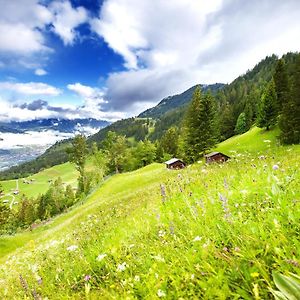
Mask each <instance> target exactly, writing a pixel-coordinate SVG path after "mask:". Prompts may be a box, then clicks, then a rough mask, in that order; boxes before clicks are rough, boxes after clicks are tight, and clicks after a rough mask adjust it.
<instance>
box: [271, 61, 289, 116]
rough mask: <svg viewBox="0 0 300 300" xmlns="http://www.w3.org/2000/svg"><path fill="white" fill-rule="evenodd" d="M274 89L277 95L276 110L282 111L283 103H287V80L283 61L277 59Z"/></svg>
mask: <svg viewBox="0 0 300 300" xmlns="http://www.w3.org/2000/svg"><path fill="white" fill-rule="evenodd" d="M274 82H275V90H276V95H277V108H278V112H279V113H280V112H281V111H282V108H283V105H285V103H288V99H289V96H290V87H289V80H288V75H287V70H286V66H285V62H284V60H283V59H279V60H278V63H277V65H276V69H275V73H274Z"/></svg>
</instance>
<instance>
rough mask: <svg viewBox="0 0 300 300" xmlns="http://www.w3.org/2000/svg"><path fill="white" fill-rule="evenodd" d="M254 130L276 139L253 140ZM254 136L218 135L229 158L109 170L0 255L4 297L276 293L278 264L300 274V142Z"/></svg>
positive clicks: (246, 295) (0, 283)
mask: <svg viewBox="0 0 300 300" xmlns="http://www.w3.org/2000/svg"><path fill="white" fill-rule="evenodd" d="M259 134H263V135H264V137H263V140H265V139H268V140H270V141H271V143H270V142H263V140H262V144H260V143H259V144H254V143H253V140H256V139H255V136H256V135H259ZM248 135H249V136H247V134H246V135H243V136H240V137H239V138H236V140H231V142H230V140H229V141H227V142H225V143H223V144H221V145H220V146H219V148H218V149H219V150H222V151H224V152H225V150H226V149H228V151H229V150H230V149H232V148H233V147H235V150H236V151H238V152H239V151H240V153H237V154H238V155H235V159H232V160H230V161H229V162H228V163H226V164H224V165H209V166H206V165H204V164H203V163H200V164H195V165H193V166H191V167H188V168H186V169H185V170H182V171H168V170H166V169H165V167H164V166H163V165H159V164H153V165H150V166H148V167H146V168H143V169H140V170H138V171H135V172H131V173H127V174H120V175H117V176H113V177H111V178H110V179H109V180H108V181H106V182H105V183H104V184H103V185H102V186H101V187H99V188H98V189H96V190H95V191H94V192H93V193H92V194H91V195H90V197H89V198H88V199H87V201H86V202H85V203H84V204H83V205H81V206H78V207H75V208H74V209H73V210H72V211H70V212H68V213H66V214H64V215H61V216H59V217H57V218H55V219H54V220H53V221H52V222H51V223H49V224H47V225H46V226H42V227H40V228H37V229H36V230H34V231H33V232H31V233H30V232H28V233H24V234H20V235H16V236H15V237H13V238H12V241H13V240H14V241H15V242H16V243H17V242H18V241H19V240H20V239H22V238H24V236H30V235H31V241H29V242H27V243H26V244H25V245H24V246H23V247H20V248H19V249H17V250H16V251H14V252H12V253H11V255H9V256H7V255H2V259H1V262H2V263H3V267H2V268H1V270H0V278H1V279H0V295H1V297H2V298H4V299H5V298H7V299H13V298H17V299H18V298H24V297H25V296H26V295H27V296H28V297H29V296H30V293H31V292H32V291H33V290H35V291H36V293H37V294H39V295H41V296H42V297H48V298H49V299H82V298H84V297H86V298H90V299H99V298H102V299H110V298H119V299H126V298H128V299H134V298H149V299H155V298H167V299H174V298H175V299H176V298H180V297H182V298H184V299H186V298H194V297H196V298H201V297H202V298H205V299H225V298H228V299H240V298H243V299H254V298H256V299H259V297H261V298H263V299H269V298H271V297H272V296H271V294H270V292H269V288H270V287H274V283H273V281H272V278H271V272H272V270H278V271H280V272H283V273H284V272H287V271H291V272H293V273H298V274H299V273H300V271H299V263H300V256H299V252H298V251H297V249H299V248H300V241H299V230H298V224H299V220H300V201H299V199H300V191H299V181H300V174H299V169H300V168H299V167H300V163H299V159H298V157H299V154H300V147H299V146H293V147H275V148H274V147H273V146H272V141H273V137H274V136H275V135H276V133H274V132H268V133H267V134H266V135H265V134H264V133H261V131H259V130H257V129H253V130H252V131H250V132H249V133H248ZM251 135H253V136H251ZM240 139H244V141H243V143H240V145H238V143H239V140H240ZM246 141H248V146H247V147H246V148H243V145H244V144H245V143H246ZM229 143H231V145H230V147H229ZM269 144H271V146H268V145H269ZM257 145H261V146H257ZM222 146H223V148H222ZM226 147H228V148H226ZM255 147H261V148H260V149H261V150H260V151H258V152H257V153H255V154H254V153H253V152H254V151H255ZM247 152H249V153H247ZM251 152H252V153H251ZM261 155H264V157H263V158H262V157H261ZM8 244H9V243H8ZM21 244H22V243H21ZM0 245H1V244H0ZM0 249H1V248H0ZM8 252H9V251H6V253H8ZM19 274H21V275H22V278H23V279H24V280H25V281H26V285H27V286H28V287H26V286H25V287H24V284H23V287H22V286H21V282H20V279H19ZM23 283H24V282H23Z"/></svg>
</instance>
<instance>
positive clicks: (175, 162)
mask: <svg viewBox="0 0 300 300" xmlns="http://www.w3.org/2000/svg"><path fill="white" fill-rule="evenodd" d="M165 164H166V166H167V168H168V169H172V170H178V169H183V168H185V163H184V162H183V161H182V160H180V159H178V158H172V159H170V160H168V161H166V162H165Z"/></svg>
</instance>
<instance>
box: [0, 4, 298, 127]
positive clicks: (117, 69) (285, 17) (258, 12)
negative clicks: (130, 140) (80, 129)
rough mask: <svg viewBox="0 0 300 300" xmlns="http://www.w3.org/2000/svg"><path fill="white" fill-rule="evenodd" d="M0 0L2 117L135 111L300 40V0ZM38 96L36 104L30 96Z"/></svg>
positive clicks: (230, 74) (230, 75)
mask: <svg viewBox="0 0 300 300" xmlns="http://www.w3.org/2000/svg"><path fill="white" fill-rule="evenodd" d="M0 6H1V11H0V105H1V110H0V121H9V120H28V119H33V118H46V117H60V118H75V117H82V118H86V117H95V118H98V119H107V120H112V121H113V120H117V119H119V118H123V117H129V116H134V115H137V114H138V113H139V112H141V111H143V110H144V109H146V108H148V107H151V106H153V105H155V104H156V103H158V102H159V101H160V100H161V99H162V98H163V97H166V96H168V95H172V94H176V93H180V92H182V91H184V90H185V89H187V88H189V87H190V86H192V85H194V84H197V83H215V82H224V83H228V82H231V81H232V80H233V79H234V78H236V77H237V76H239V75H240V74H242V73H244V72H246V71H247V70H248V69H250V68H252V67H253V66H254V65H255V64H256V63H258V62H259V60H261V59H262V58H264V57H265V56H266V55H271V54H272V53H275V54H277V55H279V56H280V55H282V54H284V53H286V52H288V51H298V50H299V49H300V39H299V38H298V37H299V36H300V20H299V15H300V2H299V1H298V0H286V1H280V0H278V1H277V0H263V1H261V0H253V1H238V0H214V1H205V0H172V1H164V0H143V1H141V0H106V1H104V2H103V1H97V0H72V1H70V0H47V1H46V0H41V1H39V0H12V1H8V0H0ZM39 99H41V100H43V101H37V100H39ZM34 101H35V105H34V107H35V109H34V110H30V109H28V106H27V108H26V105H25V106H24V105H23V104H24V103H27V104H28V103H31V102H34ZM38 105H40V107H38ZM29 107H32V106H29ZM53 107H54V109H53ZM57 107H61V109H60V110H58V109H56V108H57Z"/></svg>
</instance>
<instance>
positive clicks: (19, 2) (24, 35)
mask: <svg viewBox="0 0 300 300" xmlns="http://www.w3.org/2000/svg"><path fill="white" fill-rule="evenodd" d="M0 7H1V10H0V20H1V22H0V52H5V53H16V54H24V55H28V54H30V53H35V52H38V51H49V50H50V49H49V47H47V46H46V45H45V40H44V37H43V34H42V33H41V30H42V29H44V27H45V25H46V24H48V23H49V22H50V21H51V18H52V16H51V14H50V12H49V11H48V9H47V8H46V7H44V6H42V5H40V4H39V1H38V0H14V1H7V0H0Z"/></svg>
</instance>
